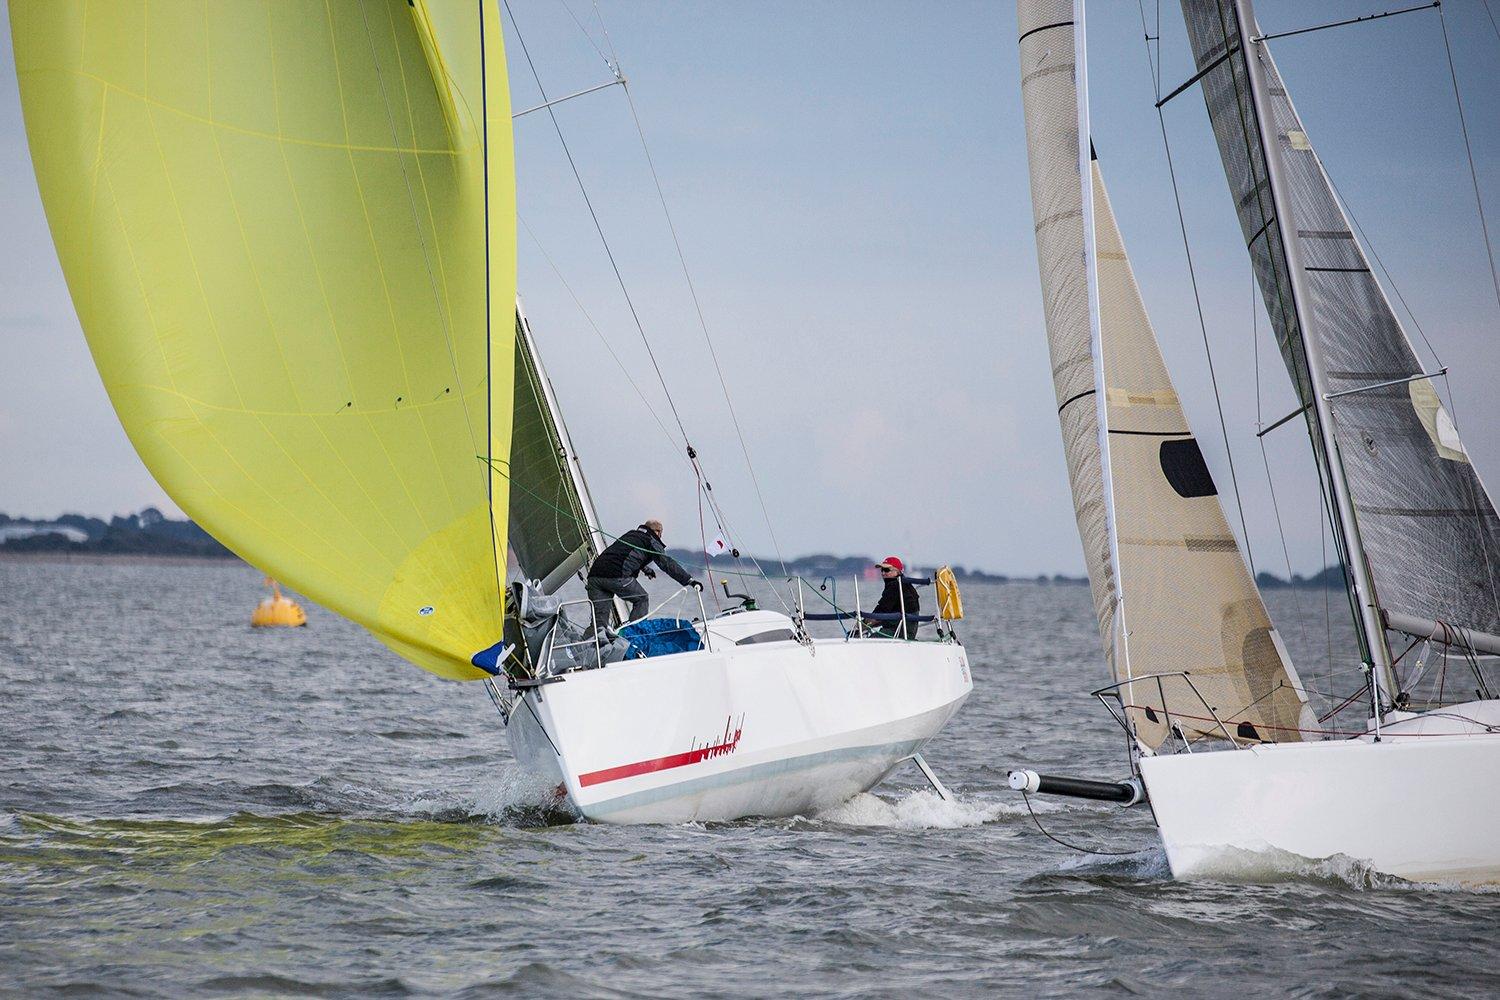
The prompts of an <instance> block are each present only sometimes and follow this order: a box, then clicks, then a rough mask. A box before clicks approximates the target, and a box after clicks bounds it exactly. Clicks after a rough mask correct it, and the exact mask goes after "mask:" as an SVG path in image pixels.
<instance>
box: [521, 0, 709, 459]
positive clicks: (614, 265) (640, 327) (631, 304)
mask: <svg viewBox="0 0 1500 1000" xmlns="http://www.w3.org/2000/svg"><path fill="white" fill-rule="evenodd" d="M503 2H504V4H505V12H506V13H507V14H509V15H510V24H511V28H512V29H514V31H515V33H516V41H517V42H518V43H520V46H521V54H522V55H523V56H524V57H525V59H526V67H527V68H528V69H529V70H530V71H531V78H532V80H534V81H535V82H536V87H537V91H538V92H539V93H540V94H541V95H542V100H543V101H546V100H547V99H548V98H547V88H546V87H545V86H543V85H542V77H541V74H540V73H538V72H537V68H536V63H535V62H534V61H533V60H532V58H531V52H530V50H529V49H527V47H526V38H525V36H523V35H522V34H521V27H520V25H519V24H518V23H517V21H516V14H515V11H513V10H511V8H510V0H503ZM546 111H547V117H548V118H550V119H551V121H552V128H553V131H555V132H556V133H557V141H558V143H560V144H561V145H562V150H563V155H565V156H566V157H567V159H568V167H569V168H570V169H571V170H572V171H573V179H574V181H576V182H577V184H578V193H579V194H580V195H582V196H583V203H584V206H585V207H586V208H588V211H589V218H590V219H592V220H593V223H594V231H595V232H596V233H598V234H599V242H600V243H601V244H602V245H603V247H604V255H605V256H606V257H607V258H609V266H610V268H611V269H612V270H613V271H614V274H615V281H616V282H617V283H618V284H619V286H620V294H621V295H623V296H624V297H625V305H626V306H627V307H628V308H629V309H630V318H631V319H632V320H633V321H634V323H635V328H636V331H637V332H638V333H639V334H640V336H641V343H642V345H644V346H645V348H646V356H647V357H649V358H650V359H651V367H652V368H653V369H655V371H656V379H657V381H658V382H659V383H660V384H661V391H662V395H664V396H665V397H666V400H667V405H668V407H670V408H671V410H672V419H673V420H675V421H676V422H677V429H678V431H680V432H681V434H682V443H683V445H684V446H686V447H688V448H689V449H691V448H692V444H691V442H689V440H688V433H687V428H686V427H685V426H683V423H682V414H681V413H679V412H678V410H677V402H676V400H674V399H673V398H672V392H671V390H670V389H668V388H667V379H666V376H664V375H663V374H662V370H661V364H660V362H658V361H657V360H656V352H655V351H654V350H652V348H651V339H650V338H649V337H647V336H646V327H645V325H644V324H643V323H642V322H641V317H640V313H639V312H637V310H636V307H635V300H634V299H633V298H631V295H630V289H629V288H627V287H626V285H625V276H624V275H623V274H622V273H621V272H620V265H619V262H618V261H616V260H615V253H614V250H613V249H611V247H610V245H609V238H608V237H606V236H605V235H604V226H603V224H602V223H600V221H599V213H598V212H596V211H595V210H594V202H593V199H591V198H590V197H589V192H588V188H587V186H585V185H584V183H583V175H582V174H581V173H580V172H579V170H578V163H577V161H575V160H574V159H573V150H572V149H571V148H570V147H569V146H568V140H567V138H566V137H565V136H564V135H563V130H562V125H561V124H560V123H559V122H558V120H557V112H556V111H555V110H553V109H552V108H551V107H548V108H547V109H546Z"/></svg>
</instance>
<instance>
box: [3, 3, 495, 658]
mask: <svg viewBox="0 0 1500 1000" xmlns="http://www.w3.org/2000/svg"><path fill="white" fill-rule="evenodd" d="M9 13H10V19H11V28H12V37H13V43H14V46H15V50H16V65H17V74H18V78H19V80H20V84H21V98H22V107H23V111H24V114H25V119H26V125H27V132H28V137H29V139H30V143H31V150H32V159H33V163H34V166H35V169H36V174H37V181H38V186H39V188H40V189H41V194H42V200H43V205H44V207H45V209H46V211H47V217H48V222H49V225H50V227H51V230H52V234H53V239H54V242H55V243H56V246H57V250H58V256H59V258H60V260H61V262H62V265H63V272H64V275H65V277H66V278H67V281H68V286H69V290H70V292H71V293H72V296H73V300H74V304H75V307H76V309H77V311H78V315H79V320H80V323H81V325H82V326H83V329H84V332H85V334H86V336H87V337H88V341H89V346H90V350H91V351H92V353H93V355H94V359H95V363H96V365H97V367H98V369H99V372H100V375H101V378H102V379H103V382H104V385H105V388H106V390H107V391H108V392H109V395H110V399H111V401H112V403H113V404H114V406H115V409H116V411H117V413H118V414H119V416H120V420H121V423H122V425H123V426H124V428H125V431H126V433H127V435H128V436H129V438H130V440H131V442H132V444H133V445H134V446H135V448H136V450H137V451H138V453H139V454H140V455H141V458H142V459H143V461H144V462H145V464H146V466H147V468H148V469H149V470H150V471H151V472H152V474H153V475H154V476H155V477H156V478H157V480H158V481H159V482H160V483H161V484H162V486H163V487H164V488H165V489H166V490H167V492H168V493H169V494H170V495H171V496H172V497H173V499H174V500H176V502H177V503H178V504H179V506H181V507H182V509H183V510H184V511H186V512H187V513H188V514H189V516H191V517H192V518H193V519H194V520H196V521H197V522H198V523H199V524H201V525H202V526H203V527H204V528H205V529H206V530H208V531H209V532H210V533H212V534H213V535H214V536H215V537H217V538H219V539H220V540H221V541H222V542H224V543H225V544H226V545H227V546H228V547H229V548H230V549H232V550H233V551H235V552H236V553H238V554H239V555H241V556H242V557H244V558H245V559H246V560H247V561H249V562H251V563H253V564H255V565H256V566H258V567H261V568H262V569H264V570H266V571H268V572H270V573H271V574H272V575H274V576H276V577H277V578H278V579H280V580H281V581H283V582H284V583H286V584H287V585H288V586H291V587H293V588H295V589H297V590H298V591H300V592H301V593H303V594H305V595H307V596H308V597H310V598H312V599H313V600H316V601H318V602H319V603H320V604H323V605H325V606H327V607H329V608H331V609H333V610H335V611H338V612H340V613H342V614H344V615H346V616H347V617H349V618H352V619H353V620H355V621H356V622H359V623H360V624H362V625H364V626H366V627H367V628H369V629H370V630H371V631H372V632H373V633H374V634H375V635H376V636H377V637H378V638H380V639H381V640H382V641H383V642H385V643H386V644H387V645H390V646H391V647H392V648H394V649H396V650H398V651H399V652H401V653H402V655H404V656H407V657H408V658H410V659H412V660H413V661H414V662H416V663H418V664H419V665H420V666H423V667H424V668H426V669H429V670H432V671H434V672H435V673H438V674H440V675H443V676H447V677H453V678H475V677H480V676H483V674H482V673H481V672H480V671H478V670H477V669H475V668H474V667H473V666H472V665H471V664H470V659H471V657H472V656H473V654H474V653H476V652H478V651H480V650H483V649H486V648H488V647H490V646H492V645H493V644H494V642H495V641H496V640H497V639H498V638H499V637H500V635H501V603H500V602H501V599H502V597H501V581H502V579H503V576H502V573H503V566H504V560H505V523H506V506H505V501H506V497H507V491H506V490H505V489H501V490H499V491H498V496H496V497H494V498H493V500H492V497H491V495H490V494H491V492H492V491H491V489H490V484H491V480H492V479H493V478H494V477H495V476H496V475H497V474H503V471H504V470H503V466H502V468H501V469H500V470H499V473H497V472H496V470H494V468H493V466H492V465H488V464H487V463H486V461H485V456H487V455H492V454H500V455H506V454H508V451H509V444H510V412H511V391H512V365H513V355H512V348H513V344H512V337H513V335H514V332H513V326H512V321H513V309H512V305H511V303H512V302H513V301H514V295H515V248H514V167H513V163H512V153H511V136H510V124H509V96H508V93H507V90H506V81H505V69H504V52H503V47H502V46H501V45H500V44H499V36H500V28H499V17H498V12H497V11H496V10H495V9H494V5H493V4H484V3H478V2H475V3H468V2H445V3H434V2H430V0H414V2H410V3H409V2H407V0H368V2H365V3H362V4H333V5H327V4H323V3H320V2H311V0H306V2H275V3H272V2H250V0H247V2H244V3H236V4H224V5H218V6H211V7H209V8H207V9H205V8H204V7H203V6H202V5H194V4H164V3H154V4H148V3H146V2H144V0H120V2H115V3H110V4H99V3H92V4H85V3H83V2H81V0H15V2H13V3H11V4H10V10H9ZM486 37H487V38H488V42H487V44H482V42H481V39H482V38H486ZM497 126H499V127H497ZM492 297H498V298H499V301H501V302H503V303H504V308H503V309H502V310H501V312H500V317H499V321H498V322H497V321H496V319H495V317H494V315H493V311H492V310H489V309H488V308H487V303H488V301H489V300H490V299H491V298H492ZM492 347H493V350H492Z"/></svg>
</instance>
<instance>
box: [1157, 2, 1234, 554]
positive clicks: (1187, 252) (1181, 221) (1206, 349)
mask: <svg viewBox="0 0 1500 1000" xmlns="http://www.w3.org/2000/svg"><path fill="white" fill-rule="evenodd" d="M1136 6H1137V8H1139V10H1140V12H1141V30H1142V32H1143V33H1144V34H1145V35H1146V36H1147V39H1148V40H1147V41H1146V60H1147V64H1148V66H1149V68H1150V73H1151V79H1152V82H1153V84H1154V85H1155V87H1156V99H1157V100H1158V101H1160V100H1161V86H1160V84H1159V83H1157V82H1156V81H1157V80H1158V79H1159V78H1160V77H1159V73H1158V70H1157V63H1158V62H1159V61H1160V59H1159V58H1158V57H1153V56H1152V55H1151V42H1150V40H1149V37H1150V32H1149V31H1147V30H1146V7H1145V3H1144V0H1136ZM1157 34H1158V39H1157V47H1158V50H1159V49H1160V46H1161V40H1160V37H1159V36H1160V32H1159V31H1158V33H1157ZM1159 55H1160V52H1159V51H1158V56H1159ZM1156 120H1157V124H1158V125H1160V126H1161V144H1162V149H1163V150H1165V152H1166V156H1167V175H1168V177H1170V178H1171V181H1172V199H1173V201H1174V202H1175V203H1176V205H1177V225H1178V228H1179V229H1181V231H1182V252H1183V256H1185V257H1186V258H1187V268H1188V278H1189V280H1190V281H1191V283H1192V287H1193V304H1194V305H1195V306H1196V307H1197V310H1198V329H1199V331H1200V332H1201V333H1202V334H1203V355H1204V357H1205V358H1206V359H1207V361H1208V379H1209V382H1210V384H1211V385H1212V386H1213V390H1214V409H1215V410H1216V411H1217V413H1218V416H1219V433H1220V434H1221V435H1222V436H1223V439H1224V455H1225V458H1226V459H1227V460H1228V463H1229V483H1230V486H1231V488H1232V489H1233V490H1234V506H1235V508H1236V510H1237V511H1238V512H1239V516H1240V533H1241V534H1242V535H1243V536H1244V539H1245V559H1246V561H1247V562H1248V563H1249V564H1250V575H1251V577H1254V576H1255V550H1254V547H1253V546H1252V545H1251V543H1250V528H1249V525H1248V524H1247V522H1246V520H1245V504H1244V501H1243V500H1242V499H1241V498H1240V481H1239V475H1238V474H1237V473H1236V472H1235V468H1234V449H1233V448H1231V447H1230V445H1229V425H1228V423H1227V422H1226V421H1225V419H1224V401H1223V400H1222V399H1221V398H1220V396H1219V377H1218V375H1217V373H1216V372H1215V371H1214V355H1213V349H1212V348H1211V347H1210V346H1209V341H1208V323H1207V321H1206V320H1205V319H1204V318H1203V299H1202V297H1201V296H1200V295H1199V293H1198V272H1197V270H1196V268H1194V266H1193V251H1192V247H1191V246H1190V245H1189V243H1188V231H1187V217H1186V216H1185V215H1184V214H1183V211H1182V194H1181V192H1179V191H1178V189H1177V169H1176V167H1175V166H1174V165H1173V162H1172V144H1171V143H1170V142H1169V141H1168V139H1167V119H1166V115H1165V114H1164V113H1163V112H1162V109H1161V106H1160V105H1158V106H1157V108H1156Z"/></svg>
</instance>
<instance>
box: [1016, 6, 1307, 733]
mask: <svg viewBox="0 0 1500 1000" xmlns="http://www.w3.org/2000/svg"><path fill="white" fill-rule="evenodd" d="M1018 13H1019V20H1020V29H1021V67H1022V99H1023V102H1024V105H1025V111H1026V130H1027V148H1028V153H1029V160H1030V166H1031V186H1032V211H1033V214H1034V216H1035V220H1036V232H1037V254H1038V260H1039V264H1040V268H1041V274H1042V286H1043V292H1044V300H1045V304H1046V320H1047V334H1048V340H1049V343H1050V345H1051V348H1052V355H1053V373H1054V385H1055V388H1056V391H1057V399H1058V407H1059V410H1058V415H1059V419H1060V420H1061V422H1062V426H1063V437H1064V446H1065V448H1066V450H1067V455H1068V468H1069V473H1070V476H1071V479H1072V484H1073V493H1074V502H1075V505H1076V509H1077V511H1078V522H1079V531H1080V534H1081V536H1082V537H1083V540H1084V546H1085V556H1086V558H1087V560H1088V568H1089V576H1090V580H1091V581H1092V583H1093V586H1094V595H1095V604H1096V608H1097V609H1098V610H1099V617H1100V628H1101V637H1102V638H1103V640H1104V643H1105V651H1106V654H1107V655H1108V656H1109V658H1110V665H1111V670H1112V673H1113V675H1114V678H1115V679H1116V680H1117V681H1126V680H1130V679H1131V678H1136V677H1142V676H1145V675H1151V674H1175V673H1178V672H1183V673H1186V674H1187V675H1188V676H1189V678H1191V684H1189V683H1188V682H1187V681H1185V680H1184V679H1183V678H1181V677H1170V678H1164V679H1163V680H1162V682H1161V685H1160V687H1158V685H1157V683H1156V682H1155V681H1139V682H1137V683H1135V684H1130V685H1127V686H1126V687H1124V688H1123V689H1122V693H1123V694H1124V697H1125V701H1126V703H1127V705H1130V706H1133V707H1131V708H1129V709H1128V711H1129V713H1130V715H1131V719H1132V722H1133V724H1134V727H1135V731H1136V735H1137V737H1138V738H1139V739H1140V740H1141V741H1142V742H1143V743H1144V744H1145V745H1147V746H1148V747H1151V748H1153V749H1154V748H1156V747H1158V746H1160V745H1161V744H1162V743H1163V742H1165V741H1166V740H1167V739H1169V738H1170V737H1171V735H1172V734H1171V731H1170V729H1169V728H1168V721H1167V719H1168V713H1170V717H1171V719H1172V720H1173V721H1175V722H1177V723H1178V724H1179V725H1180V726H1181V727H1182V729H1183V730H1184V731H1185V732H1186V733H1187V734H1188V735H1189V736H1192V735H1193V734H1195V733H1196V734H1207V735H1218V736H1224V735H1226V733H1225V732H1224V731H1223V730H1221V729H1220V727H1219V724H1218V722H1217V721H1216V719H1215V717H1216V716H1217V719H1218V720H1222V721H1223V723H1224V724H1225V726H1226V728H1227V729H1228V730H1229V733H1228V734H1227V735H1231V737H1232V738H1234V739H1249V740H1267V741H1288V740H1297V739H1300V738H1301V737H1300V731H1299V724H1300V722H1301V713H1302V708H1303V706H1304V704H1305V702H1306V698H1305V696H1304V695H1303V694H1302V692H1301V690H1300V686H1299V685H1298V683H1297V682H1296V680H1295V675H1294V674H1293V673H1292V672H1291V668H1290V665H1289V664H1288V663H1287V662H1286V661H1285V658H1284V656H1283V654H1282V651H1281V647H1280V643H1279V641H1278V640H1277V639H1276V637H1275V632H1274V630H1273V628H1272V625H1271V622H1270V619H1269V617H1268V616H1267V614H1266V610H1265V607H1264V605H1263V604H1262V603H1261V599H1260V595H1259V593H1258V592H1257V591H1256V589H1255V585H1254V583H1253V581H1252V580H1251V578H1250V574H1249V571H1248V570H1247V569H1246V567H1245V562H1244V559H1243V558H1242V556H1241V554H1240V550H1239V546H1238V545H1237V543H1236V542H1235V539H1234V535H1233V534H1232V533H1231V531H1230V529H1229V525H1228V523H1227V522H1226V521H1225V518H1224V512H1223V508H1222V506H1221V505H1220V503H1219V499H1218V491H1217V489H1216V488H1215V486H1214V482H1213V478H1212V477H1211V476H1210V475H1209V471H1208V467H1207V466H1206V465H1205V463H1204V461H1203V456H1202V453H1201V452H1200V450H1199V448H1198V444H1197V441H1196V440H1195V439H1194V437H1193V436H1192V431H1191V429H1190V428H1189V427H1188V424H1187V419H1186V416H1185V415H1184V413H1183V411H1182V407H1181V405H1180V403H1179V402H1178V398H1177V393H1176V391H1175V389H1174V388H1173V385H1172V381H1171V378H1170V376H1169V375H1168V373H1167V369H1166V365H1165V363H1164V362H1163V360H1162V356H1161V350H1160V348H1159V347H1158V345H1157V341H1156V335H1155V333H1154V332H1153V330H1152V328H1151V324H1150V321H1149V319H1148V318H1147V316H1146V310H1145V306H1144V304H1143V303H1142V301H1141V297H1140V291H1139V289H1138V288H1137V286H1136V282H1135V276H1134V274H1133V273H1132V271H1131V267H1130V262H1129V260H1128V259H1127V258H1126V255H1125V248H1124V245H1123V243H1122V242H1121V239H1120V233H1119V229H1118V227H1117V225H1116V223H1115V218H1114V213H1113V211H1112V210H1111V208H1110V203H1109V197H1108V195H1107V193H1106V191H1105V189H1104V183H1103V179H1102V176H1101V174H1100V171H1099V165H1098V161H1097V159H1094V158H1093V157H1092V155H1090V156H1089V163H1088V165H1087V170H1088V175H1089V180H1088V183H1089V184H1090V190H1089V191H1087V192H1086V191H1085V190H1084V188H1083V183H1081V178H1082V177H1083V176H1084V174H1083V170H1082V169H1081V167H1082V163H1081V160H1082V157H1081V156H1080V153H1081V150H1082V149H1084V148H1088V147H1084V146H1083V145H1082V144H1081V143H1080V141H1079V128H1080V118H1081V117H1082V115H1083V114H1084V113H1085V112H1086V107H1085V105H1084V104H1082V103H1080V101H1079V92H1078V86H1077V85H1076V84H1075V78H1076V77H1075V73H1076V72H1077V70H1078V66H1077V65H1076V59H1075V42H1076V39H1075V31H1074V27H1075V26H1074V17H1073V4H1072V2H1071V0H1020V2H1019V3H1018ZM1086 194H1087V195H1088V196H1089V197H1087V198H1086V197H1085V195H1086ZM1090 216H1092V221H1093V229H1092V236H1093V239H1092V240H1091V241H1087V242H1086V241H1085V238H1084V237H1085V226H1086V225H1087V223H1088V221H1089V218H1090ZM1090 243H1091V244H1092V246H1091V247H1090V246H1089V244H1090ZM1090 251H1092V255H1093V258H1094V259H1093V260H1092V261H1091V260H1090V259H1089V253H1090ZM1091 264H1092V268H1091V266H1090V265H1091ZM1091 270H1092V278H1093V284H1094V293H1095V294H1096V295H1097V323H1098V329H1097V331H1093V330H1091V318H1090V307H1089V300H1088V297H1089V294H1090V288H1089V285H1090V277H1091V274H1090V271H1091ZM1101 382H1102V388H1103V396H1104V399H1103V404H1104V405H1103V406H1102V407H1101V406H1099V400H1098V398H1097V396H1098V390H1099V388H1100V383H1101ZM1101 410H1102V411H1103V413H1104V420H1105V426H1106V428H1107V435H1106V436H1104V437H1103V438H1101V437H1100V436H1099V435H1098V426H1099V417H1098V413H1099V412H1100V411H1101ZM1101 441H1102V442H1103V444H1102V445H1101ZM1111 531H1112V532H1113V535H1114V537H1113V540H1112V544H1111V540H1110V538H1109V534H1110V532H1111ZM1111 548H1113V553H1112V552H1111ZM1112 555H1113V559H1112V558H1111V556H1112ZM1101 597H1102V598H1103V600H1104V601H1116V600H1117V604H1116V606H1115V607H1109V606H1105V605H1101ZM1200 695H1201V698H1202V700H1201V701H1200Z"/></svg>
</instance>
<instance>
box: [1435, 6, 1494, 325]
mask: <svg viewBox="0 0 1500 1000" xmlns="http://www.w3.org/2000/svg"><path fill="white" fill-rule="evenodd" d="M1485 10H1486V11H1488V10H1489V6H1488V5H1487V4H1486V6H1485ZM1490 23H1491V24H1492V25H1493V24H1494V21H1493V19H1492V20H1491V22H1490ZM1438 24H1439V25H1440V26H1441V27H1442V29H1443V52H1444V53H1446V55H1447V56H1448V78H1449V79H1450V80H1452V82H1453V103H1454V104H1455V105H1457V107H1458V127H1459V130H1460V131H1461V132H1462V133H1463V137H1464V155H1465V156H1467V157H1468V158H1469V180H1470V181H1472V182H1473V184H1474V207H1475V208H1476V209H1478V211H1479V231H1480V232H1481V233H1483V234H1484V252H1485V254H1486V255H1487V256H1488V257H1489V261H1490V281H1491V282H1493V283H1494V286H1495V305H1496V306H1500V270H1496V268H1495V248H1494V246H1493V245H1492V244H1491V243H1490V227H1489V223H1488V222H1486V221H1485V218H1484V199H1482V198H1481V197H1480V196H1479V173H1478V171H1476V170H1475V169H1474V150H1473V147H1471V146H1470V144H1469V124H1468V122H1467V120H1465V118H1464V101H1463V98H1462V97H1460V96H1459V93H1458V71H1457V70H1456V69H1454V66H1453V46H1452V45H1450V44H1449V42H1448V16H1447V15H1446V14H1444V13H1443V8H1442V7H1438Z"/></svg>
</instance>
